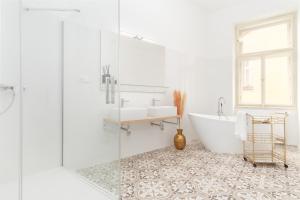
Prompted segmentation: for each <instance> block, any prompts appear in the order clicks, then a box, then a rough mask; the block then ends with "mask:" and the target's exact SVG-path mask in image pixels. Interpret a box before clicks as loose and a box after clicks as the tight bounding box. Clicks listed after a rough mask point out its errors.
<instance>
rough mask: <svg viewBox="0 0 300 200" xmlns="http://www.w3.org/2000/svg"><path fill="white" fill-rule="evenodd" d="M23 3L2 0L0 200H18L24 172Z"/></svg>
mask: <svg viewBox="0 0 300 200" xmlns="http://www.w3.org/2000/svg"><path fill="white" fill-rule="evenodd" d="M18 9H19V1H18V0H1V1H0V199H1V200H2V199H3V200H18V198H19V188H20V187H19V183H20V182H19V180H20V179H19V177H20V176H19V174H20V173H19V172H20V165H19V164H20V157H19V155H20V117H19V116H20V107H19V105H20V92H19V91H20V87H19V82H20V80H19V75H20V74H19V69H20V60H19V58H20V54H19V53H20V49H19V47H20V41H19V15H18Z"/></svg>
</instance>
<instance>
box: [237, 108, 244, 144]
mask: <svg viewBox="0 0 300 200" xmlns="http://www.w3.org/2000/svg"><path fill="white" fill-rule="evenodd" d="M235 135H237V136H239V137H240V139H241V140H242V141H246V140H247V116H246V113H245V112H242V111H239V112H238V113H237V116H236V123H235Z"/></svg>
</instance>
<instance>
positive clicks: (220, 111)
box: [217, 97, 225, 117]
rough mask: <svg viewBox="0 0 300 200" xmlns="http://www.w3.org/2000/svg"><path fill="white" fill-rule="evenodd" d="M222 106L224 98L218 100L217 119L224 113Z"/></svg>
mask: <svg viewBox="0 0 300 200" xmlns="http://www.w3.org/2000/svg"><path fill="white" fill-rule="evenodd" d="M224 104H225V98H224V97H220V98H219V99H218V112H217V113H218V116H219V117H220V116H222V115H224V112H223V106H224Z"/></svg>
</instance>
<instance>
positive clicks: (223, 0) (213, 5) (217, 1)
mask: <svg viewBox="0 0 300 200" xmlns="http://www.w3.org/2000/svg"><path fill="white" fill-rule="evenodd" d="M193 1H194V2H195V3H197V4H198V5H199V6H200V7H202V8H203V9H204V10H207V11H214V10H219V9H222V8H226V7H230V6H233V5H237V4H241V3H243V2H244V1H245V0H193Z"/></svg>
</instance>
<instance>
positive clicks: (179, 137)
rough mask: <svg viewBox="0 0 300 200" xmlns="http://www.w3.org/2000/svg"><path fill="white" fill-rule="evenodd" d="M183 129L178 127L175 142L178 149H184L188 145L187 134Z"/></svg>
mask: <svg viewBox="0 0 300 200" xmlns="http://www.w3.org/2000/svg"><path fill="white" fill-rule="evenodd" d="M182 131H183V130H182V129H177V134H176V135H175V137H174V144H175V147H176V149H178V150H183V149H184V148H185V145H186V140H185V136H184V135H183V133H182Z"/></svg>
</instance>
